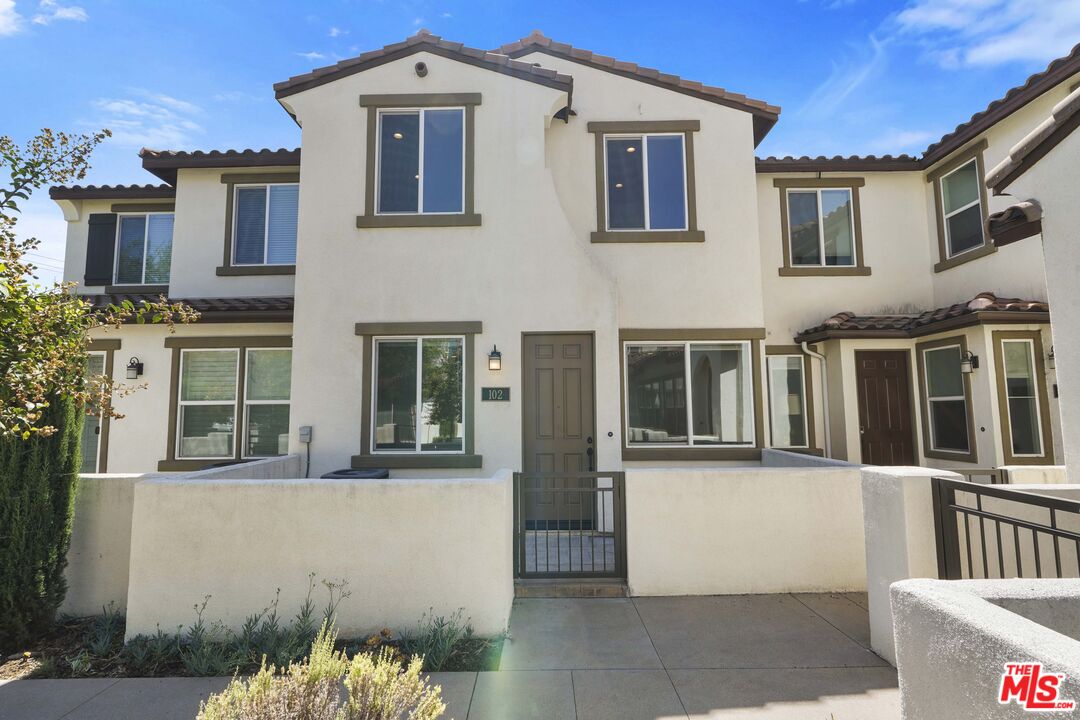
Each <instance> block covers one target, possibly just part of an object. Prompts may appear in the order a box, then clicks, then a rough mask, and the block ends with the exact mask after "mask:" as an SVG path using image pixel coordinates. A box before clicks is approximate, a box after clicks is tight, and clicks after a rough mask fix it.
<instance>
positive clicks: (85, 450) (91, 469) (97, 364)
mask: <svg viewBox="0 0 1080 720" xmlns="http://www.w3.org/2000/svg"><path fill="white" fill-rule="evenodd" d="M86 374H87V376H89V377H96V376H101V375H104V374H105V353H104V352H101V351H91V352H88V353H87V354H86ZM80 447H81V449H82V464H81V466H80V467H79V472H80V473H96V472H97V471H98V462H99V461H100V459H101V453H100V448H101V413H100V412H98V413H94V414H87V416H86V418H85V419H84V421H83V429H82V442H81V443H80Z"/></svg>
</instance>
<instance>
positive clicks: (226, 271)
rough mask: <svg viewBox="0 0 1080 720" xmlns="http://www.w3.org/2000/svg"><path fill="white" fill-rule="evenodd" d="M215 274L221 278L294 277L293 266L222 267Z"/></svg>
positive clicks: (294, 270) (294, 267)
mask: <svg viewBox="0 0 1080 720" xmlns="http://www.w3.org/2000/svg"><path fill="white" fill-rule="evenodd" d="M217 274H218V275H219V276H223V277H231V276H236V275H295V274H296V266H295V265H222V266H221V267H219V268H218V269H217Z"/></svg>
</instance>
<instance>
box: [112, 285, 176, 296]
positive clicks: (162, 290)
mask: <svg viewBox="0 0 1080 720" xmlns="http://www.w3.org/2000/svg"><path fill="white" fill-rule="evenodd" d="M105 293H106V294H108V295H136V294H138V295H158V294H161V295H168V294H169V286H168V285H106V286H105Z"/></svg>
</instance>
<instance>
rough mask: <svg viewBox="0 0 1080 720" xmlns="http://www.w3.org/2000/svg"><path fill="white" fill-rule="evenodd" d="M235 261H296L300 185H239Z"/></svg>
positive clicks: (246, 263)
mask: <svg viewBox="0 0 1080 720" xmlns="http://www.w3.org/2000/svg"><path fill="white" fill-rule="evenodd" d="M235 192H236V200H235V202H236V219H235V221H234V222H235V223H236V226H235V228H234V230H233V237H234V238H235V240H234V242H233V264H235V265H292V264H294V263H296V218H297V212H298V208H299V200H300V186H299V185H297V184H294V183H284V184H272V185H269V184H268V185H239V186H237V187H236V190H235Z"/></svg>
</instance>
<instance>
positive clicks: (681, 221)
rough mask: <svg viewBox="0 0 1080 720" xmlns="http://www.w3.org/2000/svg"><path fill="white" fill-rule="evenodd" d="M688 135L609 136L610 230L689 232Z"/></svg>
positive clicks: (606, 161) (606, 146) (606, 156)
mask: <svg viewBox="0 0 1080 720" xmlns="http://www.w3.org/2000/svg"><path fill="white" fill-rule="evenodd" d="M683 142H684V136H683V135H682V134H681V133H679V134H657V135H636V136H621V135H607V136H605V138H604V170H605V175H606V185H607V221H608V222H607V229H608V230H686V229H687V223H686V216H687V207H686V153H685V149H684V146H683Z"/></svg>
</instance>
